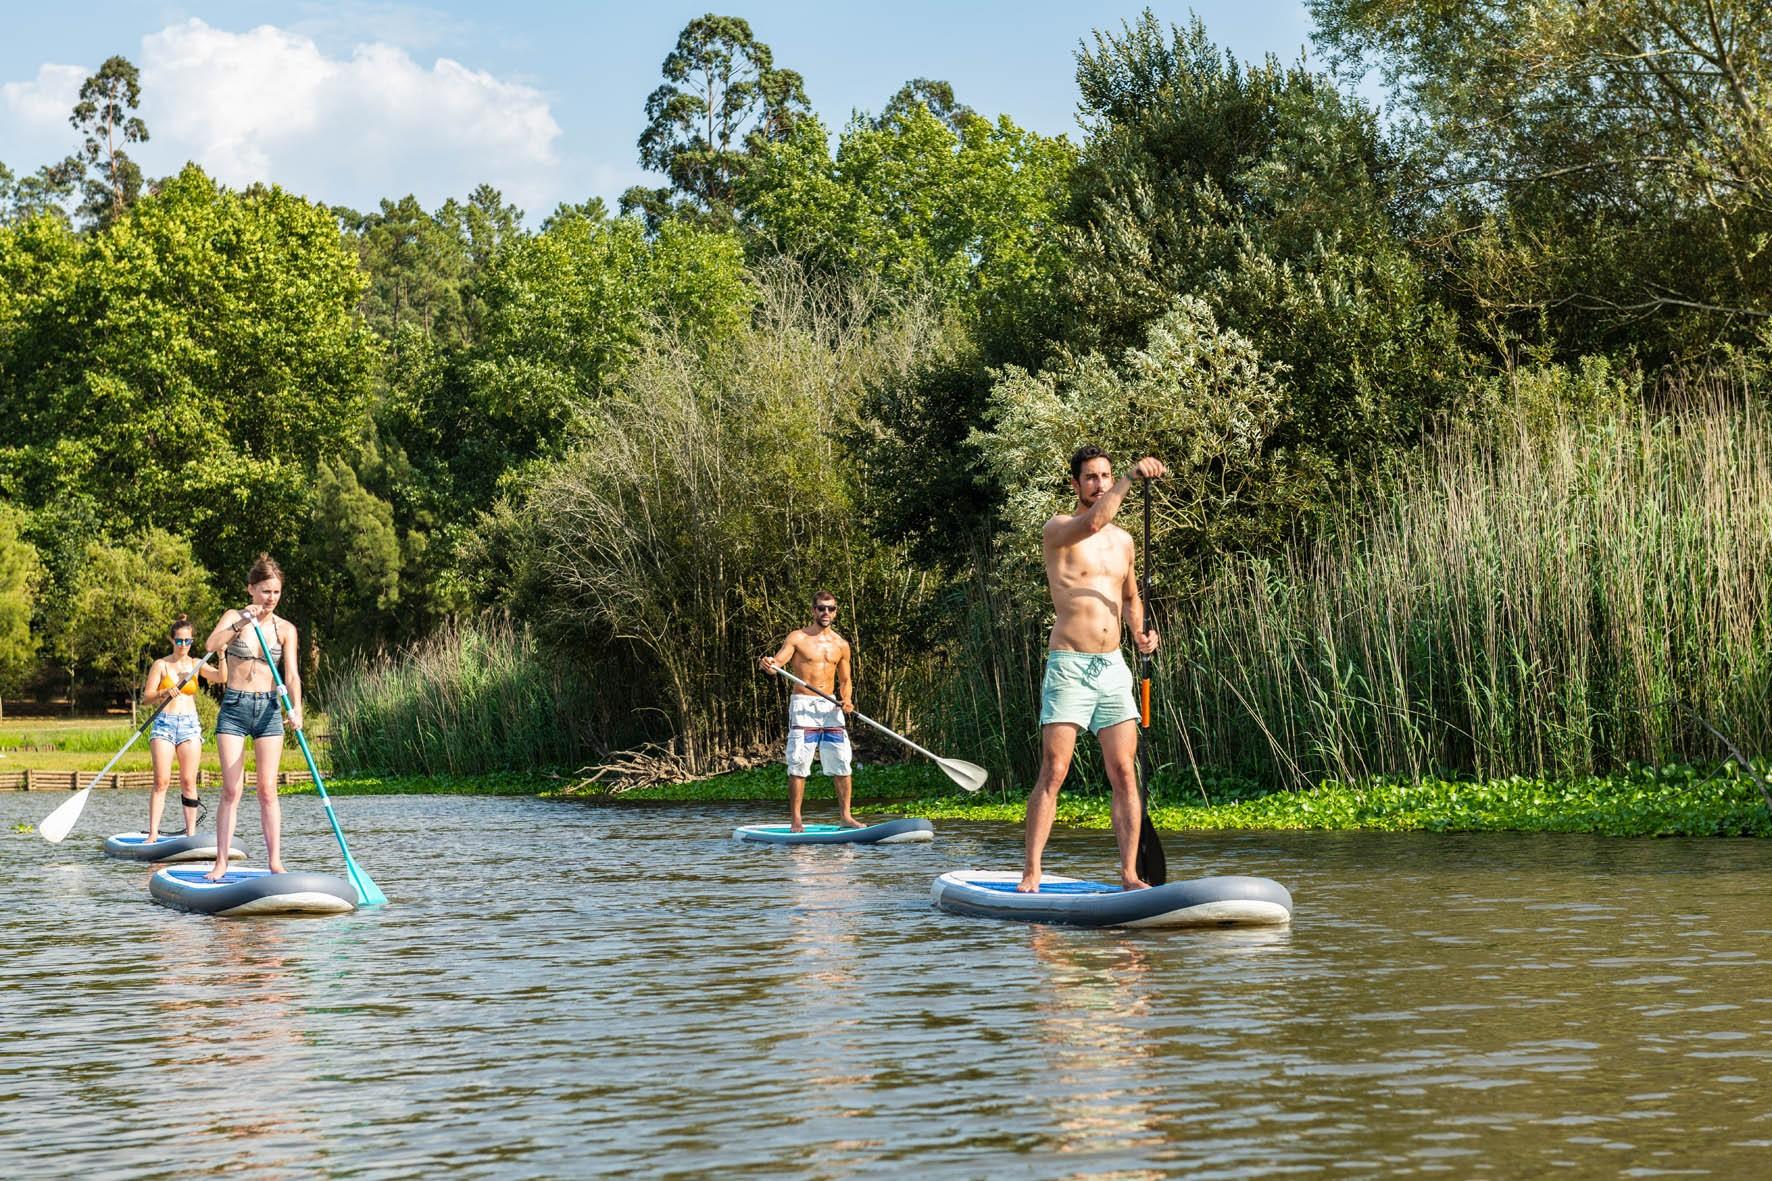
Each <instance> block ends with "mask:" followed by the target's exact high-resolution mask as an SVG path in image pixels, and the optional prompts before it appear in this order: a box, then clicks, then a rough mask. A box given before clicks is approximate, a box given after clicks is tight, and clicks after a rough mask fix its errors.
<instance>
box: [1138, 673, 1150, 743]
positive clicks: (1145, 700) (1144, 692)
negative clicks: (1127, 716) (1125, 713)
mask: <svg viewBox="0 0 1772 1181" xmlns="http://www.w3.org/2000/svg"><path fill="white" fill-rule="evenodd" d="M1138 724H1139V725H1141V726H1143V727H1144V728H1145V729H1146V730H1149V729H1150V728H1151V679H1150V678H1149V677H1146V678H1145V679H1144V680H1142V681H1140V682H1139V683H1138Z"/></svg>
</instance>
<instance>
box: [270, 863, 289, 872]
mask: <svg viewBox="0 0 1772 1181" xmlns="http://www.w3.org/2000/svg"><path fill="white" fill-rule="evenodd" d="M271 872H272V873H288V872H289V871H288V870H286V869H284V868H283V863H282V862H281V861H273V862H271Z"/></svg>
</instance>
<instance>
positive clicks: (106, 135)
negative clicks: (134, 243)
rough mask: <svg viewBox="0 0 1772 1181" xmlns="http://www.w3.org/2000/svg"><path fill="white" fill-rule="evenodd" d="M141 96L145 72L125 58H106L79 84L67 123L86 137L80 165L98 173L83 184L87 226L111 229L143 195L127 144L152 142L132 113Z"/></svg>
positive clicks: (82, 208) (138, 171)
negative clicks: (113, 223) (142, 78)
mask: <svg viewBox="0 0 1772 1181" xmlns="http://www.w3.org/2000/svg"><path fill="white" fill-rule="evenodd" d="M141 97H142V92H141V71H139V70H137V69H136V68H135V66H134V65H133V64H131V62H130V61H129V59H128V58H126V57H108V58H106V59H105V63H104V65H102V66H100V67H99V68H98V73H96V74H93V75H92V76H91V77H89V78H87V79H86V81H85V82H83V83H81V85H80V101H79V102H77V103H75V104H74V113H73V114H71V115H69V116H68V123H69V124H70V125H72V127H73V128H74V130H75V131H78V132H80V133H81V135H82V136H83V137H84V142H83V143H82V144H81V148H80V160H81V162H82V163H83V164H84V165H85V166H86V168H88V169H92V170H95V171H96V172H97V173H98V175H97V176H89V177H87V179H86V181H85V183H84V184H83V185H82V186H81V191H82V192H83V193H84V194H85V199H84V200H83V201H82V202H81V203H80V210H79V212H80V214H81V216H82V217H84V218H85V219H86V221H87V224H88V225H91V226H96V227H98V228H101V229H102V228H104V227H105V226H108V225H110V224H111V223H112V222H114V221H116V220H117V219H118V218H119V217H121V216H122V215H123V211H124V210H125V209H127V208H128V207H129V206H130V205H131V204H133V203H134V202H135V200H136V198H137V197H139V196H140V195H141V188H142V170H141V168H140V166H138V165H137V164H136V162H135V161H134V160H131V159H130V158H129V154H128V153H127V152H125V151H124V150H123V145H124V144H133V143H146V142H148V125H147V124H146V123H143V122H142V121H141V119H140V118H139V117H138V116H136V115H132V114H130V112H131V111H133V110H135V109H136V108H137V107H139V106H140V105H141Z"/></svg>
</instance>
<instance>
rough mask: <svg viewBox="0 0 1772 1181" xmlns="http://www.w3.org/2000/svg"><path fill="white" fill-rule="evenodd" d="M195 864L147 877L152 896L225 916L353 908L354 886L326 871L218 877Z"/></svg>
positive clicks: (250, 872)
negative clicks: (210, 876)
mask: <svg viewBox="0 0 1772 1181" xmlns="http://www.w3.org/2000/svg"><path fill="white" fill-rule="evenodd" d="M203 873H204V871H203V870H201V869H198V868H195V867H192V868H185V869H180V868H177V867H175V866H167V867H166V868H165V869H162V870H159V871H157V872H156V873H155V874H154V876H153V877H151V878H149V879H148V893H149V894H151V895H153V898H154V901H155V902H158V903H159V904H160V905H162V906H170V907H172V908H173V909H174V910H188V911H190V912H192V913H193V914H210V915H221V916H228V917H236V916H240V915H253V914H343V913H344V912H346V911H349V910H356V909H357V891H356V890H354V889H353V888H352V887H351V884H350V883H349V882H347V881H345V880H344V879H343V878H335V877H333V876H332V875H331V874H328V873H272V872H271V871H270V870H268V869H230V870H229V871H228V872H227V873H226V874H224V875H222V878H221V880H220V881H216V882H211V881H207V880H205V879H204V877H203Z"/></svg>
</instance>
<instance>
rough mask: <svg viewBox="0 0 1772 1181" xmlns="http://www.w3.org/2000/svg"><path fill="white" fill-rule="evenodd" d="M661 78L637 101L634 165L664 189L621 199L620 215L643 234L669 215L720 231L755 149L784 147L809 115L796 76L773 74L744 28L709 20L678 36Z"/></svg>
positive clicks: (730, 20)
mask: <svg viewBox="0 0 1772 1181" xmlns="http://www.w3.org/2000/svg"><path fill="white" fill-rule="evenodd" d="M663 73H664V79H665V80H664V82H663V83H662V84H661V85H660V86H659V87H658V89H656V90H654V91H653V92H652V94H651V95H650V96H648V97H647V99H646V119H647V123H646V129H645V130H644V131H642V132H641V133H640V142H639V147H640V163H641V164H643V165H644V166H646V167H647V168H650V169H652V170H653V171H655V172H661V173H663V174H664V175H665V176H667V177H668V178H669V179H670V186H669V187H668V188H663V189H645V188H640V187H635V188H631V189H629V190H628V191H627V192H626V193H624V194H623V195H622V201H621V206H622V212H623V213H632V212H640V213H643V214H645V215H646V217H647V220H648V222H649V223H650V224H653V225H657V224H658V223H660V222H661V221H663V220H664V218H666V217H667V216H670V215H671V214H673V213H692V214H696V215H698V216H701V217H705V218H708V219H710V220H712V221H713V222H715V223H716V224H719V223H727V222H730V221H731V220H732V218H733V216H734V212H735V205H736V199H737V187H738V183H739V181H740V180H741V179H742V178H743V176H744V174H745V173H746V171H748V169H749V167H750V163H751V158H752V156H753V155H754V154H755V153H756V151H757V149H758V148H759V147H760V146H761V145H763V144H766V143H774V142H779V141H781V140H783V139H785V138H787V136H788V134H789V133H790V132H792V131H793V129H794V126H795V124H796V123H798V122H799V121H800V120H801V119H803V118H804V117H805V116H806V115H807V113H808V112H809V110H810V108H809V105H808V103H807V100H806V88H805V84H804V82H803V81H802V79H801V77H800V75H799V74H798V73H797V72H795V71H793V70H786V69H778V68H776V66H775V55H774V53H773V52H772V51H771V50H770V48H769V46H767V45H765V44H764V43H763V42H761V41H759V40H757V39H756V37H755V36H754V35H753V34H752V33H751V26H750V22H748V21H746V20H743V19H742V18H740V17H735V16H716V15H715V14H713V13H708V14H707V15H706V16H700V17H697V18H695V19H694V20H692V21H690V22H689V24H687V25H686V26H684V28H683V32H682V33H681V34H680V35H679V36H678V37H677V46H676V48H675V49H673V50H671V52H670V54H669V55H668V56H667V57H666V58H665V60H664V66H663Z"/></svg>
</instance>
